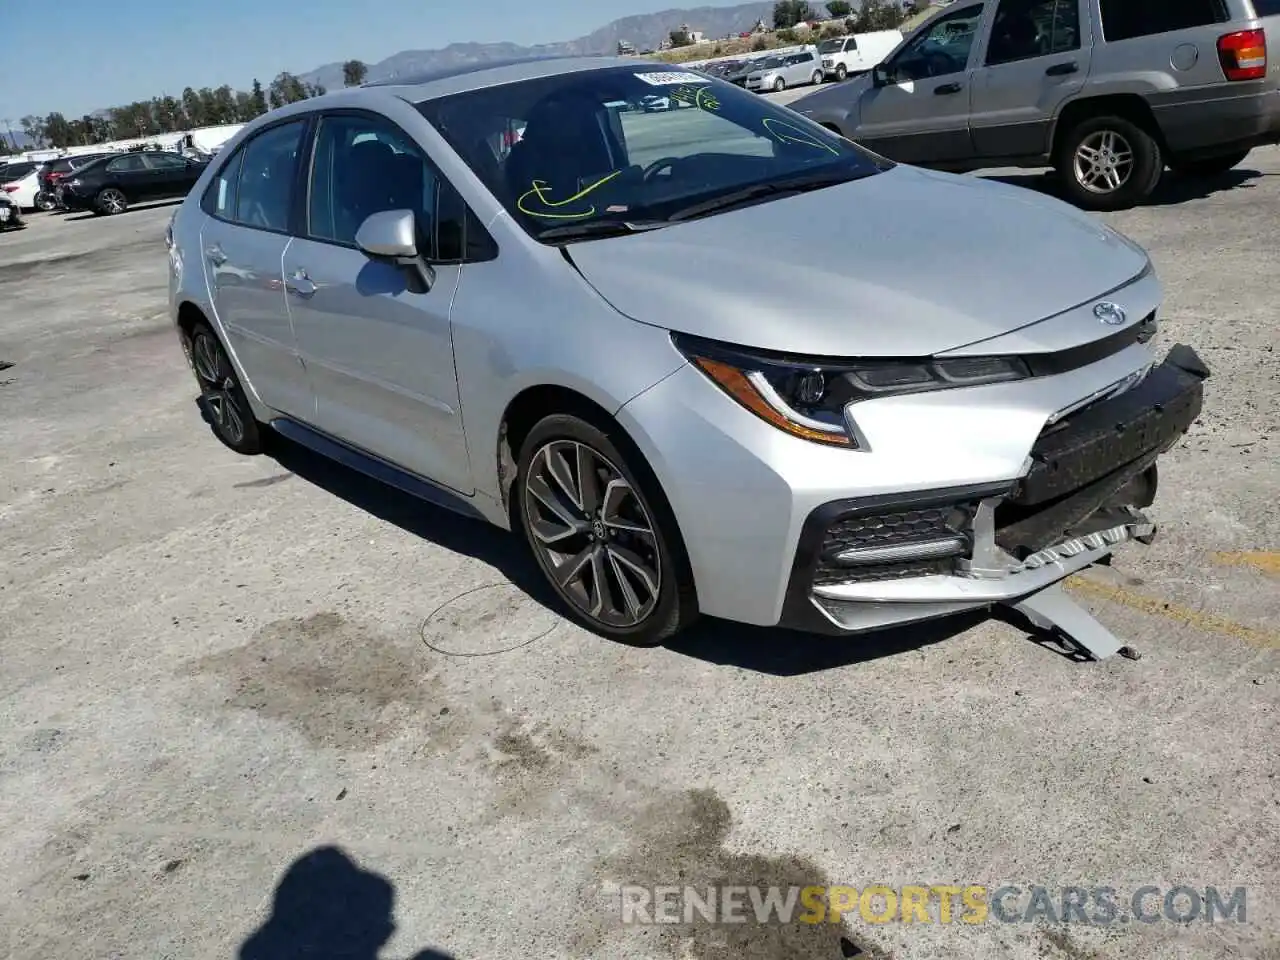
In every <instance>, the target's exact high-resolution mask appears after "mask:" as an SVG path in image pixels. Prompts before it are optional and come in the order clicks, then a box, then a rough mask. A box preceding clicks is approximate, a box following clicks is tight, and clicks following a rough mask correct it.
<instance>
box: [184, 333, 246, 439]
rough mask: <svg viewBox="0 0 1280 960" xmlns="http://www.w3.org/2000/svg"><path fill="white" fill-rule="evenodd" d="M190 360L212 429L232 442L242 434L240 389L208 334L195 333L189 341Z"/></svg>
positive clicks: (243, 431) (242, 421)
mask: <svg viewBox="0 0 1280 960" xmlns="http://www.w3.org/2000/svg"><path fill="white" fill-rule="evenodd" d="M191 363H192V366H194V367H195V371H196V377H197V378H198V379H199V381H200V389H201V402H202V403H203V404H204V406H205V408H206V409H207V410H208V411H209V416H211V417H212V418H213V426H214V429H215V430H217V431H218V432H219V433H220V434H222V437H223V439H224V440H226V441H227V442H228V443H230V444H232V445H235V444H239V443H242V442H243V441H244V437H245V417H246V416H247V414H246V412H245V411H244V410H243V409H242V408H241V400H240V396H241V393H240V388H239V386H238V384H237V383H236V379H235V375H234V373H233V372H232V370H231V363H230V361H228V360H227V356H226V354H225V353H223V350H222V347H221V345H220V344H218V342H217V341H215V340H214V339H213V337H211V336H210V335H209V334H207V333H204V332H200V333H197V334H196V336H195V339H194V340H193V341H192V344H191Z"/></svg>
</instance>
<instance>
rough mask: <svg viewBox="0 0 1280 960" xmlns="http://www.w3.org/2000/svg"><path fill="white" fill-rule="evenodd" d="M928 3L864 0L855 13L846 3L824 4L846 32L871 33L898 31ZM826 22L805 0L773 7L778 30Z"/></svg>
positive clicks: (836, 0)
mask: <svg viewBox="0 0 1280 960" xmlns="http://www.w3.org/2000/svg"><path fill="white" fill-rule="evenodd" d="M924 4H925V0H920V2H919V3H917V2H914V0H901V2H899V0H863V2H862V3H861V4H860V5H859V7H858V9H857V10H856V11H855V10H854V8H853V4H851V3H847V2H846V0H831V2H830V3H827V4H824V6H825V7H826V9H827V14H828V15H829V16H830V18H831V19H833V20H844V21H845V29H846V30H848V31H849V32H850V33H871V32H872V31H875V30H895V29H897V28H898V27H900V26H902V24H903V22H904V21H906V20H907V19H908V18H910V17H913V16H915V14H916V12H917V10H918V9H919V8H920V7H921V6H923V5H924ZM820 19H825V18H824V17H820V16H819V15H818V14H817V13H815V12H814V8H813V7H812V6H811V5H810V4H808V3H806V2H805V0H778V2H777V3H775V4H774V5H773V27H774V29H775V30H789V29H791V28H792V27H794V26H795V25H796V24H798V23H807V22H809V21H812V20H820Z"/></svg>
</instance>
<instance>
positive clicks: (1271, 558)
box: [1213, 550, 1280, 577]
mask: <svg viewBox="0 0 1280 960" xmlns="http://www.w3.org/2000/svg"><path fill="white" fill-rule="evenodd" d="M1213 559H1214V562H1215V563H1221V564H1224V565H1226V566H1228V567H1253V568H1254V569H1255V570H1261V571H1262V572H1263V573H1270V574H1272V575H1273V576H1277V577H1280V551H1275V550H1243V551H1239V552H1230V553H1215V554H1214V555H1213Z"/></svg>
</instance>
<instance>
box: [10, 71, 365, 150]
mask: <svg viewBox="0 0 1280 960" xmlns="http://www.w3.org/2000/svg"><path fill="white" fill-rule="evenodd" d="M368 73H369V68H368V67H367V66H366V65H365V64H364V63H363V62H362V61H360V60H348V61H347V62H346V63H344V64H343V65H342V78H343V83H344V85H345V86H348V87H358V86H359V85H360V84H362V83H364V80H365V77H366V76H368ZM325 92H326V91H325V89H324V87H322V86H319V85H318V84H311V83H306V82H304V81H303V80H302V79H301V78H300V77H298V76H296V75H295V74H292V73H288V72H284V73H281V74H279V75H277V76H276V78H275V79H274V80H272V81H271V83H270V84H269V85H268V86H267V87H265V88H264V87H263V86H262V83H261V82H260V81H258V80H257V79H255V80H254V81H253V86H252V87H251V88H250V89H249V90H247V91H245V90H235V89H233V88H232V87H231V86H229V85H223V86H221V87H217V88H211V87H204V88H202V89H199V90H196V89H195V88H193V87H187V88H186V89H185V90H183V91H182V95H181V96H177V97H175V96H172V95H170V94H164V95H162V96H158V97H152V98H151V99H150V100H136V101H134V102H133V103H127V104H124V105H123V106H119V107H112V108H111V109H109V110H104V111H100V112H98V113H94V114H86V115H85V116H83V117H80V118H79V119H71V118H68V117H67V116H65V115H64V114H62V113H59V112H57V111H54V112H53V113H50V114H48V115H47V116H43V117H38V116H35V115H28V116H25V117H23V118H22V120H21V123H22V132H23V133H24V134H25V135H26V137H27V139H28V140H29V141H30V142H31V143H33V144H35V145H36V146H37V147H56V148H62V147H74V146H91V145H93V144H95V143H106V142H108V141H112V140H132V139H135V138H136V139H145V138H147V137H154V136H158V135H161V134H166V133H177V132H179V131H182V130H191V129H194V128H197V127H212V126H219V125H222V124H229V123H247V122H248V121H250V120H252V119H254V118H255V117H259V116H261V115H262V114H264V113H266V112H267V111H268V110H273V109H275V108H276V107H281V106H284V105H285V104H286V103H296V102H297V101H299V100H307V99H309V98H311V97H318V96H320V95H321V94H323V93H325Z"/></svg>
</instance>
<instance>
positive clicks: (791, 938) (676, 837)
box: [575, 789, 889, 960]
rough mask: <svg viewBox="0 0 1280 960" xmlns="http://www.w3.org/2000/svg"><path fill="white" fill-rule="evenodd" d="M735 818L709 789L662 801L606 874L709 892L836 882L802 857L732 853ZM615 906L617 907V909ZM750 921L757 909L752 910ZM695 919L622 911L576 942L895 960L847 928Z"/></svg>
mask: <svg viewBox="0 0 1280 960" xmlns="http://www.w3.org/2000/svg"><path fill="white" fill-rule="evenodd" d="M732 824H733V818H732V816H731V814H730V811H729V805H728V804H727V803H725V801H724V800H723V799H722V798H721V797H720V796H719V795H718V794H717V793H716V792H715V791H714V790H709V789H697V790H690V791H688V792H686V793H684V794H681V795H678V796H675V797H671V798H667V799H663V800H660V801H657V802H655V803H653V804H652V805H650V806H649V807H647V808H646V809H645V810H644V811H643V812H642V813H641V814H640V815H639V816H638V817H637V818H636V819H635V821H634V822H633V823H632V824H630V829H631V843H630V845H629V846H628V848H627V849H626V850H625V851H624V852H623V853H622V854H620V855H618V856H615V857H610V858H607V859H605V860H604V861H603V862H602V864H601V870H602V872H603V874H604V875H605V876H607V877H609V878H611V879H612V880H614V881H616V882H617V883H620V884H624V885H633V884H634V885H639V886H642V887H646V888H653V887H657V886H677V887H680V888H684V887H686V886H688V887H692V888H694V889H695V890H697V891H699V892H700V894H703V895H705V892H706V891H707V888H708V887H711V888H715V889H717V890H723V889H724V888H725V887H730V886H738V887H758V888H762V890H763V889H767V888H770V887H777V888H780V889H781V890H782V891H783V892H784V894H785V891H786V890H787V889H788V888H791V887H807V886H815V885H829V883H830V881H829V880H828V879H827V877H826V874H825V872H824V871H823V870H822V869H821V868H820V867H819V866H818V865H817V864H815V863H814V862H813V861H811V860H809V859H807V858H805V857H799V856H786V855H782V856H764V855H760V854H749V853H734V852H731V851H729V850H726V849H725V846H724V844H725V841H726V839H727V838H728V836H729V830H730V827H731V826H732ZM615 907H616V904H615ZM747 915H748V916H749V917H750V910H749V909H748V910H747ZM681 919H682V921H683V920H686V919H688V920H690V921H691V922H681V923H675V924H668V923H663V924H654V925H646V926H638V927H628V928H623V927H622V926H621V917H620V915H618V914H616V913H615V914H614V915H613V916H608V917H603V918H600V919H598V920H597V922H596V923H595V924H594V925H593V927H592V928H591V929H584V930H583V931H582V932H581V934H580V935H579V937H578V938H577V942H576V943H575V948H576V950H577V951H579V955H580V956H591V955H592V953H593V952H594V951H596V950H598V949H599V947H600V945H601V944H602V943H603V942H604V941H606V940H611V939H613V938H615V937H617V936H618V935H619V932H620V931H625V932H626V934H641V933H643V934H645V935H646V941H647V945H649V946H652V945H653V943H654V941H655V940H656V941H657V942H658V943H660V944H661V945H662V947H661V948H660V949H661V952H664V953H669V954H670V955H671V956H673V957H676V958H680V960H843V958H853V957H860V958H865V960H872V958H876V960H888V958H889V955H888V954H887V953H886V952H884V951H882V950H880V949H879V948H878V947H876V946H874V945H872V944H870V943H868V942H866V941H865V939H864V938H863V937H862V935H861V934H859V935H857V936H855V935H854V934H853V933H852V932H851V931H850V930H849V928H848V927H847V926H846V925H845V924H844V923H843V922H840V923H829V922H823V923H816V924H806V923H800V922H796V921H793V922H792V923H789V924H780V923H777V922H776V918H775V920H774V921H773V922H769V923H763V924H756V923H751V922H748V923H712V922H709V921H708V920H706V919H704V918H703V917H701V916H700V915H699V914H698V913H696V912H693V913H692V915H688V914H686V916H684V917H682V918H681Z"/></svg>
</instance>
